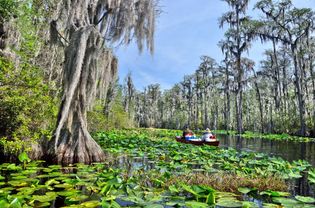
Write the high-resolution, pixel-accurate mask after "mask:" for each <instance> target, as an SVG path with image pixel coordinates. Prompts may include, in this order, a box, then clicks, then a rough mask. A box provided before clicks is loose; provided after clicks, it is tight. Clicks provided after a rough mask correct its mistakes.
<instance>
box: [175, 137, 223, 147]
mask: <svg viewBox="0 0 315 208" xmlns="http://www.w3.org/2000/svg"><path fill="white" fill-rule="evenodd" d="M176 141H178V142H181V143H185V144H193V145H198V146H199V145H210V146H219V143H220V142H219V141H218V140H216V141H211V142H206V141H191V140H186V139H183V137H181V136H176Z"/></svg>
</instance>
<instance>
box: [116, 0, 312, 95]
mask: <svg viewBox="0 0 315 208" xmlns="http://www.w3.org/2000/svg"><path fill="white" fill-rule="evenodd" d="M255 2H256V0H251V1H250V6H249V10H248V12H249V14H250V15H251V16H255V17H257V18H259V15H260V12H258V11H251V10H252V8H253V5H254V4H255ZM197 3H198V4H197ZM293 3H294V5H295V6H297V7H311V8H315V0H293ZM160 5H161V7H162V10H163V12H162V13H161V15H160V16H159V18H158V20H157V27H156V33H155V51H154V54H153V56H151V55H150V53H149V51H147V50H144V51H143V52H142V53H141V54H140V53H139V52H138V49H137V47H136V45H135V44H131V45H129V46H126V47H125V46H122V47H120V48H118V49H116V51H115V52H116V54H117V56H118V59H119V72H118V74H119V79H120V83H122V80H123V79H124V78H125V77H126V75H127V73H128V72H131V74H132V77H133V81H134V84H135V86H136V88H137V89H138V90H143V88H144V87H145V86H147V85H149V84H155V83H159V84H160V85H161V88H162V89H169V88H171V87H172V86H173V85H174V84H175V83H178V82H180V81H182V80H183V77H184V75H187V74H192V73H194V71H195V70H196V69H197V68H198V66H199V64H200V56H202V55H208V56H210V57H212V58H214V59H216V61H217V62H220V61H221V60H222V54H221V50H220V48H219V47H218V46H217V44H218V42H219V41H220V40H221V39H223V35H224V31H225V29H226V28H223V29H220V28H219V26H218V18H219V17H221V16H222V14H223V13H224V12H226V11H228V10H229V8H228V6H227V4H226V3H225V2H224V1H221V0H160ZM268 47H270V44H264V45H262V44H261V43H260V42H256V43H253V45H252V47H251V49H250V50H249V53H248V54H246V56H247V57H249V58H251V59H253V60H255V61H256V62H258V61H259V60H261V59H262V57H263V55H262V53H263V51H264V50H265V49H266V48H268ZM256 65H258V64H257V63H256Z"/></svg>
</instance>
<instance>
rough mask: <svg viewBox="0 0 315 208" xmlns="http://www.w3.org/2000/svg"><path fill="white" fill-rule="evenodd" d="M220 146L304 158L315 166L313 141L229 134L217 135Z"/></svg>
mask: <svg viewBox="0 0 315 208" xmlns="http://www.w3.org/2000/svg"><path fill="white" fill-rule="evenodd" d="M217 138H218V139H219V140H220V146H221V147H232V148H235V149H237V150H242V151H254V152H261V153H266V154H268V155H269V156H278V157H282V158H283V159H285V160H288V161H290V162H292V161H293V160H300V159H301V160H306V161H308V162H309V163H310V164H311V165H312V166H313V167H315V142H308V143H306V142H292V141H275V140H268V139H261V138H252V139H245V138H242V137H237V136H230V135H217Z"/></svg>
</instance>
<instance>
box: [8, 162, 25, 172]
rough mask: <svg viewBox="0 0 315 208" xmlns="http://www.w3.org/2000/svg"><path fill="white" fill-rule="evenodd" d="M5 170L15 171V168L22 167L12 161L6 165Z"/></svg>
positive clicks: (19, 168)
mask: <svg viewBox="0 0 315 208" xmlns="http://www.w3.org/2000/svg"><path fill="white" fill-rule="evenodd" d="M7 170H13V171H16V170H22V168H21V167H20V166H16V165H15V164H14V163H12V164H9V165H8V166H7Z"/></svg>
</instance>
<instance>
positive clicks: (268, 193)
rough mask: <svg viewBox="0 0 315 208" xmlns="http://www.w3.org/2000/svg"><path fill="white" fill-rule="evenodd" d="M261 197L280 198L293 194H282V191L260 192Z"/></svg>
mask: <svg viewBox="0 0 315 208" xmlns="http://www.w3.org/2000/svg"><path fill="white" fill-rule="evenodd" d="M260 195H268V196H272V197H279V196H290V195H291V194H290V193H288V192H282V191H269V190H268V191H262V192H260Z"/></svg>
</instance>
